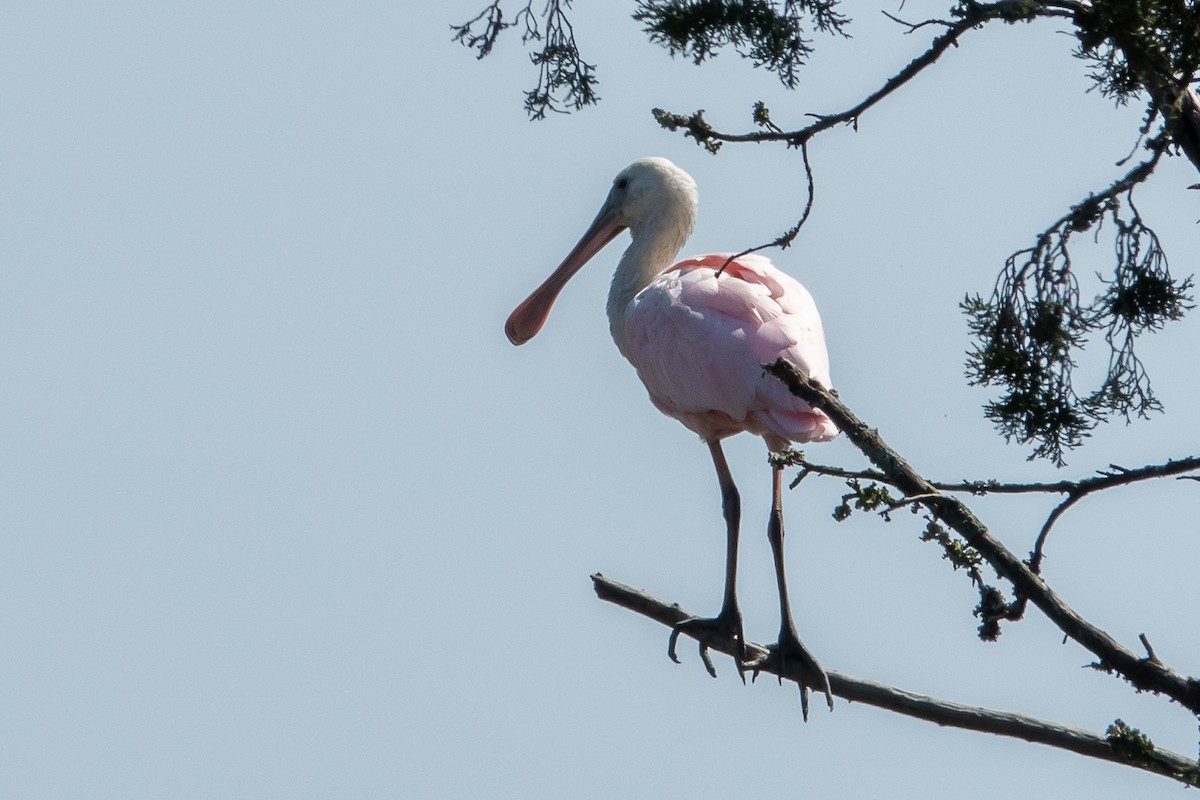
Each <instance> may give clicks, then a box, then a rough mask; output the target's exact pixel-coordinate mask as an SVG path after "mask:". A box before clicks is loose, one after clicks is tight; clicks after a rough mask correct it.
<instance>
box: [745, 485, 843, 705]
mask: <svg viewBox="0 0 1200 800" xmlns="http://www.w3.org/2000/svg"><path fill="white" fill-rule="evenodd" d="M782 475H783V468H782V467H781V466H779V467H776V466H772V469H771V478H772V490H771V519H770V522H769V523H768V524H767V538H768V539H770V541H771V553H772V554H773V555H774V557H775V581H776V583H777V584H778V585H779V641H778V642H776V643H775V644H773V645H771V646H770V647H769V648H768V650H769V651H770V655H768V656H767V661H768V662H771V663H772V664H773V665H774V666H776V667H778V668H779V670H780V671H782V670H783V668H784V666H785V664H786V665H787V666H789V667H792V668H796V667H799V670H800V672H801V673H802V676H803V677H802V678H801V680H799V681H798V683H799V684H800V706H801V710H802V712H803V714H804V719H805V720H807V719H808V690H809V687H812V688H813V689H816V690H817V691H819V692H823V693H824V695H825V699H826V701H828V703H829V710H830V711H832V710H833V693H832V692H831V691H830V689H829V676H827V675H826V674H825V670H823V669H821V665H820V664H818V663H817V660H816V659H815V658H813V656H812V654H811V653H809V652H808V648H806V647H805V646H804V643H803V642H801V641H800V636H799V634H797V633H796V623H795V622H794V621H793V619H792V607H791V603H790V602H789V601H788V590H787V574H786V572H785V570H784V565H783V497H782V495H783V489H782V484H783V478H782ZM762 663H764V662H760V663H759V664H757V665H756V666H760V667H761V666H762ZM755 674H756V675H757V671H756V672H755ZM779 680H780V682H782V681H783V678H780V679H779Z"/></svg>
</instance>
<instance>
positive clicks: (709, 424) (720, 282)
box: [617, 254, 838, 450]
mask: <svg viewBox="0 0 1200 800" xmlns="http://www.w3.org/2000/svg"><path fill="white" fill-rule="evenodd" d="M728 257H729V255H728V254H711V255H705V256H698V257H694V258H688V259H685V260H683V261H680V262H679V263H678V264H675V265H674V266H672V267H671V268H669V269H667V270H666V271H664V272H663V273H662V274H660V275H659V276H658V277H656V278H655V279H654V280H653V281H651V282H650V284H649V285H647V286H646V287H645V288H644V289H643V290H642V291H641V292H639V293H638V294H637V296H636V297H635V298H634V299H633V301H632V302H630V303H629V305H628V307H627V308H626V309H625V314H624V317H625V319H624V331H623V333H624V336H623V338H624V341H621V340H620V338H619V339H618V342H617V344H618V345H619V346H620V347H621V351H622V352H623V353H624V354H625V356H626V358H628V359H629V361H630V362H631V363H632V364H633V365H634V367H636V368H637V371H638V374H639V376H640V377H641V379H642V382H643V383H645V385H646V388H647V390H649V392H650V397H651V399H652V400H653V401H654V403H655V405H656V406H658V408H659V409H660V410H662V411H663V413H665V414H668V415H670V416H672V417H675V418H676V419H678V420H679V421H680V422H682V423H683V424H684V425H686V426H688V427H689V428H690V429H692V430H693V431H695V432H696V433H698V434H699V435H700V436H701V437H703V438H705V439H707V440H715V439H721V438H724V437H725V436H729V435H732V434H734V433H738V432H741V431H749V432H751V433H755V434H758V435H760V436H763V437H764V438H766V440H767V444H768V446H770V447H771V448H772V449H775V450H777V449H781V448H782V447H784V446H786V444H787V443H788V442H810V441H825V440H828V439H832V438H833V437H834V436H836V435H837V433H838V431H837V428H836V427H835V426H834V425H833V423H832V422H831V421H830V420H829V418H828V417H826V416H825V415H824V414H822V413H821V412H820V411H817V410H814V409H813V408H811V407H810V406H809V405H808V404H807V403H805V402H804V401H802V400H800V399H799V398H797V397H795V396H794V395H792V394H791V393H790V392H788V390H787V389H786V388H785V387H784V386H783V384H782V383H780V382H779V381H778V380H777V379H775V378H773V377H771V376H769V375H766V374H764V372H763V369H762V365H763V364H766V363H770V362H772V361H775V360H776V359H777V358H785V359H787V360H788V361H790V362H792V363H793V364H795V365H796V366H797V367H799V368H800V369H801V370H802V371H804V373H805V374H807V375H808V376H810V377H812V378H814V379H815V380H817V381H818V382H820V383H821V384H822V385H823V386H825V387H827V388H828V387H829V386H830V378H829V356H828V353H827V351H826V348H825V334H824V331H823V329H822V327H821V317H820V314H819V313H818V312H817V307H816V304H815V303H814V302H813V299H812V296H811V295H810V294H809V293H808V290H807V289H805V288H804V287H803V286H802V285H801V284H800V283H799V282H798V281H796V280H795V279H794V278H792V277H791V276H789V275H787V274H785V273H783V272H781V271H779V270H778V269H776V268H775V267H774V266H773V265H772V264H771V262H770V261H769V260H768V259H766V258H763V257H762V256H757V255H753V254H751V255H745V256H740V257H739V258H738V259H737V260H735V261H733V262H731V263H730V264H729V266H727V267H726V268H725V270H724V271H723V272H722V273H721V275H720V276H719V277H718V276H717V274H716V272H717V270H718V269H720V268H721V266H722V265H723V264H725V261H726V260H727V259H728Z"/></svg>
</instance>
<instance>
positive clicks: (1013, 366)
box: [962, 136, 1192, 466]
mask: <svg viewBox="0 0 1200 800" xmlns="http://www.w3.org/2000/svg"><path fill="white" fill-rule="evenodd" d="M1169 141H1170V140H1169V139H1168V138H1167V137H1166V136H1158V137H1155V138H1154V139H1152V140H1150V141H1149V142H1148V143H1147V145H1146V146H1147V147H1148V148H1149V149H1150V150H1151V156H1150V158H1148V159H1147V160H1146V161H1143V162H1141V163H1139V164H1137V165H1135V166H1134V167H1133V168H1131V169H1130V170H1129V171H1128V172H1127V173H1126V174H1125V175H1123V176H1122V177H1121V178H1119V179H1117V180H1116V181H1114V182H1113V183H1112V184H1111V185H1110V186H1108V187H1107V188H1105V189H1104V190H1103V191H1101V192H1098V193H1095V194H1091V195H1088V197H1086V198H1084V199H1083V200H1082V201H1080V202H1079V203H1077V204H1076V205H1075V206H1073V207H1072V208H1071V210H1070V211H1068V212H1067V213H1066V214H1064V215H1063V216H1062V217H1060V218H1059V219H1058V220H1056V221H1055V222H1054V223H1053V224H1051V225H1050V227H1048V228H1047V229H1046V230H1044V231H1043V232H1042V233H1040V234H1039V235H1038V237H1037V240H1036V242H1035V243H1034V245H1033V246H1032V247H1028V248H1025V249H1023V250H1019V251H1017V252H1015V253H1013V254H1012V255H1011V256H1009V258H1008V260H1007V261H1006V262H1005V267H1004V270H1003V271H1002V272H1001V274H1000V277H999V278H998V279H997V281H996V285H995V286H994V288H993V290H992V295H991V297H989V298H988V299H987V300H986V301H985V300H983V298H981V297H980V296H979V295H974V296H968V297H966V298H965V299H964V301H963V303H962V308H963V311H964V312H965V313H966V314H967V316H968V318H969V319H968V326H969V327H970V330H971V333H972V335H973V336H974V337H975V338H976V340H977V342H976V344H975V345H974V346H973V347H972V349H971V351H970V352H969V353H968V354H967V376H968V378H969V380H970V382H971V383H972V384H976V385H983V386H990V385H998V386H1001V387H1002V393H1001V395H1000V398H999V399H997V400H994V401H990V402H988V403H987V404H986V405H985V413H986V414H987V416H988V418H989V419H991V420H992V421H993V422H994V423H995V425H996V427H997V428H998V429H999V430H1000V432H1001V433H1002V434H1003V435H1004V437H1005V438H1006V439H1009V440H1016V441H1017V442H1020V443H1022V444H1025V443H1030V442H1032V443H1035V445H1036V446H1035V449H1034V451H1033V454H1032V455H1031V456H1030V457H1031V458H1035V457H1045V458H1050V459H1051V460H1053V461H1054V462H1055V463H1057V464H1059V465H1060V466H1061V465H1062V464H1063V463H1064V461H1065V458H1064V454H1065V451H1066V450H1068V449H1071V448H1074V447H1077V446H1078V445H1080V444H1081V443H1082V442H1083V440H1084V439H1085V438H1086V437H1087V436H1088V435H1090V432H1091V430H1092V429H1093V428H1094V427H1095V426H1096V424H1097V423H1098V422H1100V421H1103V420H1105V419H1107V418H1108V417H1110V416H1112V415H1113V414H1119V415H1123V416H1124V417H1125V418H1126V419H1129V417H1130V415H1131V414H1137V415H1138V416H1146V415H1147V414H1149V413H1150V412H1152V411H1157V410H1160V409H1161V406H1160V404H1159V403H1158V400H1157V399H1156V398H1155V396H1154V393H1153V392H1152V390H1151V386H1150V381H1149V377H1148V375H1147V374H1146V370H1145V368H1144V367H1143V365H1142V363H1141V361H1140V360H1139V359H1138V357H1137V355H1136V353H1135V351H1134V343H1135V340H1136V338H1137V336H1139V335H1140V334H1142V333H1144V332H1146V331H1153V330H1157V329H1159V328H1161V327H1162V326H1163V325H1164V324H1165V323H1166V322H1168V321H1170V320H1175V319H1178V318H1180V317H1181V316H1182V315H1183V313H1184V312H1185V311H1186V310H1187V309H1188V308H1190V307H1191V305H1190V301H1191V297H1190V295H1189V292H1190V290H1191V288H1192V281H1191V278H1186V279H1184V280H1182V281H1176V280H1174V279H1173V278H1172V277H1171V274H1170V271H1169V269H1168V266H1167V262H1166V256H1165V254H1164V253H1163V251H1162V248H1161V246H1160V245H1159V242H1158V237H1157V236H1156V235H1155V233H1154V231H1152V230H1151V229H1150V228H1148V227H1147V226H1146V225H1145V223H1144V222H1143V221H1142V219H1141V217H1140V215H1138V213H1137V209H1136V208H1135V207H1134V206H1133V205H1132V200H1131V198H1130V196H1129V195H1130V193H1131V191H1132V189H1133V188H1134V187H1135V186H1137V185H1138V184H1140V183H1142V182H1143V181H1145V180H1146V179H1147V178H1149V177H1150V175H1151V174H1152V173H1153V172H1154V169H1155V167H1156V166H1157V165H1158V163H1159V161H1160V159H1161V158H1162V156H1163V154H1164V153H1165V152H1166V149H1167V147H1168V146H1169ZM1121 195H1125V196H1126V199H1125V201H1124V205H1125V206H1128V208H1129V210H1130V211H1132V212H1133V215H1132V217H1126V216H1125V214H1124V213H1123V204H1122V201H1121V199H1120V196H1121ZM1105 221H1108V222H1109V223H1110V224H1111V226H1112V227H1113V229H1114V233H1113V236H1114V248H1115V255H1116V262H1117V264H1116V267H1115V269H1114V272H1113V278H1112V280H1111V281H1108V282H1107V288H1106V290H1105V291H1104V292H1103V293H1102V294H1100V295H1099V296H1098V297H1096V299H1095V300H1093V301H1091V302H1090V303H1089V302H1085V301H1084V300H1083V299H1082V296H1081V292H1080V289H1079V284H1078V279H1077V277H1076V272H1077V271H1076V270H1075V269H1074V265H1073V263H1072V259H1071V247H1070V244H1071V238H1072V237H1073V236H1074V235H1075V234H1078V233H1082V232H1084V231H1087V230H1089V229H1091V228H1093V227H1096V226H1098V225H1100V224H1101V223H1103V222H1105ZM1101 329H1103V330H1104V331H1105V334H1104V337H1105V340H1106V342H1107V343H1108V345H1109V349H1110V358H1109V364H1108V371H1107V374H1106V377H1105V379H1104V380H1103V382H1102V383H1101V385H1100V387H1099V388H1097V389H1096V390H1094V391H1092V392H1090V393H1087V394H1080V393H1078V392H1077V389H1076V386H1075V382H1074V368H1075V357H1076V353H1077V351H1079V350H1080V349H1082V348H1083V347H1084V346H1085V344H1086V342H1087V339H1088V336H1089V335H1090V334H1091V333H1093V332H1095V331H1097V330H1101Z"/></svg>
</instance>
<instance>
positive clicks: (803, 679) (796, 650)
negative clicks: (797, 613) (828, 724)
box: [746, 625, 833, 722]
mask: <svg viewBox="0 0 1200 800" xmlns="http://www.w3.org/2000/svg"><path fill="white" fill-rule="evenodd" d="M746 666H747V667H748V668H749V669H751V670H753V672H754V676H753V679H754V680H757V679H758V673H759V672H761V671H763V670H768V671H770V672H774V673H775V674H776V675H778V676H779V683H780V684H781V685H782V684H783V676H784V675H785V674H786V675H787V677H789V678H791V679H792V680H794V681H796V683H797V684H799V685H800V710H801V712H802V713H803V715H804V721H805V722H808V690H809V689H810V688H811V689H815V690H817V691H818V692H821V693H822V694H824V695H825V701H826V702H827V703H828V704H829V710H830V711H833V692H832V691H831V690H830V688H829V676H828V675H826V674H825V670H823V669H821V665H820V664H818V663H817V659H815V658H813V655H812V653H810V652H808V648H807V647H805V646H804V643H803V642H801V641H800V637H799V636H798V635H797V634H796V630H795V628H794V627H793V626H791V625H784V626H783V627H782V628H781V629H780V631H779V641H778V642H776V643H775V644H773V645H770V646H768V647H767V654H766V655H765V656H763V657H762V658H761V659H759V660H757V661H755V662H753V663H751V664H747V665H746Z"/></svg>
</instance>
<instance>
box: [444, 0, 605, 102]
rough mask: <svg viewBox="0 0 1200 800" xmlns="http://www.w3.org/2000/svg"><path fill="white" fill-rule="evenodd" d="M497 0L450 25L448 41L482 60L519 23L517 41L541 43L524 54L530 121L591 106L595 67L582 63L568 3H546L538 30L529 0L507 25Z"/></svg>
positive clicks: (549, 0) (561, 0)
mask: <svg viewBox="0 0 1200 800" xmlns="http://www.w3.org/2000/svg"><path fill="white" fill-rule="evenodd" d="M500 3H501V0H495V2H493V3H491V4H490V5H488V6H487V7H486V8H484V10H483V11H481V12H480V13H479V14H477V15H476V16H475V17H473V18H472V19H470V20H468V21H467V22H465V23H463V24H461V25H451V26H450V29H451V30H452V31H453V32H454V35H453V36H452V37H451V39H452V41H456V42H461V43H462V44H463V45H465V46H466V47H469V48H471V49H473V50H475V51H476V52H477V55H476V58H483V57H484V56H486V55H488V54H489V53H491V52H492V48H493V47H494V46H495V44H496V39H497V38H498V37H499V36H500V34H501V33H503V32H504V31H506V30H508V29H509V28H513V27H515V26H517V25H518V24H523V25H524V31H523V32H522V33H521V42H522V43H524V44H528V43H529V42H540V43H541V48H540V49H539V50H536V51H533V52H531V53H530V54H529V59H530V61H532V62H533V64H534V65H535V66H536V67H537V68H538V81H537V85H536V86H535V87H534V88H533V89H531V90H530V91H528V92H526V93H525V111H526V113H528V114H529V117H530V119H535V120H536V119H544V118H545V117H546V113H547V112H550V111H553V112H555V113H568V112H570V111H578V110H579V109H581V108H583V107H584V106H589V105H594V104H595V103H596V102H597V101H598V100H599V99H600V98H599V96H598V95H597V94H596V86H597V83H598V82H597V80H596V67H595V65H594V64H589V63H588V62H586V61H584V60H583V58H582V57H581V56H580V54H579V47H578V46H577V45H576V43H575V29H574V28H573V27H572V25H571V22H570V20H569V19H568V18H567V13H566V12H567V9H569V8H570V7H571V0H546V6H545V8H544V9H543V10H542V25H544V26H545V30H544V31H543V29H542V27H541V26H539V25H538V20H537V17H536V16H534V13H533V0H529V2H527V3H526V4H525V6H524V7H523V8H522V9H521V10H520V11H518V12H517V14H516V16H514V17H513V19H512V21H507V20H505V18H504V11H503V9H502V8H501V5H500Z"/></svg>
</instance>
